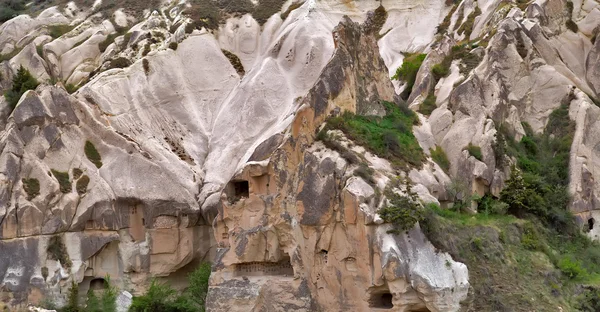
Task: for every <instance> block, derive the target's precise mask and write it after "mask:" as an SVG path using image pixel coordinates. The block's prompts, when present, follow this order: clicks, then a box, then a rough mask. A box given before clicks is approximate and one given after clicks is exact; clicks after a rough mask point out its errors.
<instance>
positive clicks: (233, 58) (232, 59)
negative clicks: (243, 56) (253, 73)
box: [221, 50, 246, 77]
mask: <svg viewBox="0 0 600 312" xmlns="http://www.w3.org/2000/svg"><path fill="white" fill-rule="evenodd" d="M221 51H222V52H223V54H224V55H225V56H226V57H227V59H229V63H231V65H232V66H233V68H235V71H236V72H237V73H238V75H240V76H241V77H243V76H244V75H245V74H246V70H245V69H244V65H242V61H241V60H240V58H239V57H238V56H237V55H235V54H233V53H231V52H229V51H227V50H221Z"/></svg>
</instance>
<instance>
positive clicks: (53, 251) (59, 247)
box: [47, 235, 72, 268]
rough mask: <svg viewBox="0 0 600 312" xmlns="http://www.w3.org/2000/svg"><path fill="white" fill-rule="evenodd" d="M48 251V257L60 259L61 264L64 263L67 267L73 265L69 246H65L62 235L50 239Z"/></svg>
mask: <svg viewBox="0 0 600 312" xmlns="http://www.w3.org/2000/svg"><path fill="white" fill-rule="evenodd" d="M47 253H48V258H50V259H52V260H56V261H60V264H61V265H64V266H65V267H66V268H70V267H71V265H72V263H71V260H70V259H69V253H68V252H67V246H65V243H64V242H63V238H62V236H61V235H54V236H52V237H51V238H50V241H49V242H48V249H47Z"/></svg>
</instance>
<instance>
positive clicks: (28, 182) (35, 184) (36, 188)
mask: <svg viewBox="0 0 600 312" xmlns="http://www.w3.org/2000/svg"><path fill="white" fill-rule="evenodd" d="M21 182H23V190H24V191H25V193H27V200H32V199H34V198H35V197H36V196H38V195H40V181H38V179H34V178H31V179H22V180H21Z"/></svg>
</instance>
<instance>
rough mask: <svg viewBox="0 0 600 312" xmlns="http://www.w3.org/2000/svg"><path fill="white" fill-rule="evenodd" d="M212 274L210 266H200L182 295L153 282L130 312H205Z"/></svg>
mask: <svg viewBox="0 0 600 312" xmlns="http://www.w3.org/2000/svg"><path fill="white" fill-rule="evenodd" d="M210 273H211V268H210V264H208V263H203V264H202V265H200V267H198V269H196V270H195V271H194V272H192V273H191V274H190V275H189V276H188V280H189V283H190V284H189V287H188V288H187V289H186V290H185V291H183V292H182V293H178V292H177V291H176V290H174V289H173V288H171V287H170V286H169V285H166V284H160V283H159V282H157V281H156V280H153V281H152V283H151V284H150V288H149V289H148V291H147V292H146V294H145V295H143V296H139V297H134V298H133V302H132V304H131V307H130V308H129V311H130V312H150V311H157V312H158V311H165V312H198V311H200V312H204V311H205V301H206V294H207V293H208V281H209V279H210Z"/></svg>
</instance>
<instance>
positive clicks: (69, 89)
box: [65, 83, 79, 94]
mask: <svg viewBox="0 0 600 312" xmlns="http://www.w3.org/2000/svg"><path fill="white" fill-rule="evenodd" d="M65 90H67V92H69V94H73V93H75V91H77V90H79V85H77V86H76V85H74V84H72V83H69V84H67V85H66V86H65Z"/></svg>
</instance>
